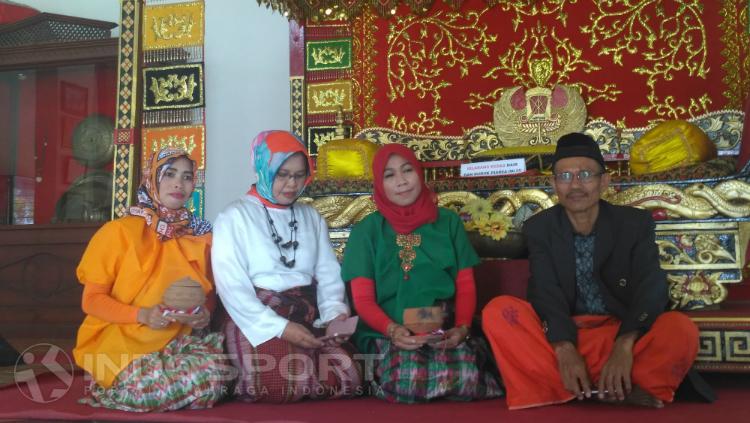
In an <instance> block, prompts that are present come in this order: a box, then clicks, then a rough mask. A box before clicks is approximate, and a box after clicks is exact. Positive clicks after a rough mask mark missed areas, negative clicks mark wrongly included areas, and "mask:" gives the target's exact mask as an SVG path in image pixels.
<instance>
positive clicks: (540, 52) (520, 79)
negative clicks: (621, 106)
mask: <svg viewBox="0 0 750 423" xmlns="http://www.w3.org/2000/svg"><path fill="white" fill-rule="evenodd" d="M553 52H554V54H553ZM582 56H583V49H582V48H579V47H576V46H575V45H573V42H572V41H571V40H569V39H567V38H560V37H558V36H557V33H556V31H555V29H554V28H552V29H551V30H550V28H547V27H543V26H542V25H541V23H538V24H537V25H536V26H534V27H531V28H525V29H524V30H523V37H522V38H521V40H520V41H518V42H514V43H511V44H510V46H509V47H508V49H507V50H506V52H505V53H504V54H502V55H500V56H499V57H498V62H499V65H498V66H495V67H493V68H491V69H490V70H489V71H487V73H485V75H484V77H485V78H491V79H495V80H496V79H498V78H499V77H501V76H503V77H505V78H510V79H511V80H513V81H514V82H516V83H517V84H518V85H519V86H524V87H532V86H534V85H540V84H538V83H535V81H534V80H535V79H539V80H540V81H542V80H544V79H543V78H540V76H541V75H544V76H546V78H547V79H548V83H547V82H545V84H546V85H548V86H554V85H559V84H562V83H565V84H568V85H569V86H571V87H573V86H574V87H578V89H579V90H580V92H581V93H582V94H585V95H584V97H585V98H586V101H587V104H591V103H593V102H594V101H596V100H607V101H615V100H617V97H618V95H620V94H622V91H620V90H618V89H617V88H616V86H615V85H614V84H604V86H594V85H591V84H588V83H585V82H581V81H573V80H571V78H570V75H571V74H572V73H573V72H581V71H583V72H586V73H592V72H595V71H599V70H601V68H600V67H599V66H596V65H595V64H594V63H592V62H591V61H588V60H585V59H583V58H582ZM546 67H549V68H554V69H556V70H557V72H556V73H555V74H554V79H552V80H549V78H550V77H551V75H546V73H547V69H546ZM527 68H529V69H530V71H529V72H528V73H526V72H524V69H527ZM545 84H541V85H545ZM499 91H500V89H496V90H495V91H493V92H491V93H489V94H482V93H469V99H468V100H467V101H466V102H467V103H468V104H469V105H470V107H471V108H472V109H481V108H483V107H492V101H491V99H496V98H497V94H498V92H499ZM503 94H505V93H503Z"/></svg>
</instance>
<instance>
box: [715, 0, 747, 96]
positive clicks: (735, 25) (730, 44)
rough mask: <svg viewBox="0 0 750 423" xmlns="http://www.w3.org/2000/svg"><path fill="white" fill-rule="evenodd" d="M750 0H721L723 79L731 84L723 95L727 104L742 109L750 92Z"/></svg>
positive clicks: (728, 84) (726, 83)
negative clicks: (746, 95) (749, 12)
mask: <svg viewBox="0 0 750 423" xmlns="http://www.w3.org/2000/svg"><path fill="white" fill-rule="evenodd" d="M749 8H750V5H749V4H748V2H747V0H724V1H722V2H721V9H720V10H719V14H720V15H721V17H722V21H721V23H720V24H719V29H721V31H722V34H721V37H720V39H721V45H723V46H724V48H723V49H722V51H721V55H722V56H723V57H724V59H725V60H724V63H722V65H721V67H722V69H724V77H723V78H722V82H723V83H724V86H726V87H727V89H726V90H724V92H723V93H722V94H724V97H725V98H726V99H727V100H728V102H727V107H731V108H737V109H741V108H742V106H743V105H744V104H743V102H744V101H745V98H744V96H743V94H744V93H747V92H748V91H750V78H748V76H750V34H749V33H748V31H747V30H743V29H744V28H748V24H749V23H748V9H749Z"/></svg>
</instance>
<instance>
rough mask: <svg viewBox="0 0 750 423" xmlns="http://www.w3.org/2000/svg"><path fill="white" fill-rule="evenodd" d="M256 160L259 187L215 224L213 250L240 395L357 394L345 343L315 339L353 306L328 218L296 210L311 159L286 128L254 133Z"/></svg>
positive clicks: (268, 398)
mask: <svg viewBox="0 0 750 423" xmlns="http://www.w3.org/2000/svg"><path fill="white" fill-rule="evenodd" d="M252 154H253V157H252V161H253V164H254V165H255V170H256V172H257V174H258V180H257V182H256V183H255V184H254V185H253V187H252V188H251V189H250V191H249V192H248V193H247V195H245V196H244V197H242V198H240V199H239V200H236V201H235V202H233V203H231V204H230V205H229V206H227V208H226V209H225V210H224V211H223V212H222V213H221V214H220V215H219V217H218V218H217V219H216V228H215V232H214V236H215V238H214V239H215V242H214V248H213V251H212V253H211V259H212V265H213V269H214V276H215V277H216V289H217V292H218V293H219V297H220V298H221V301H222V304H223V305H224V308H225V309H226V311H227V313H228V319H227V321H226V323H225V327H224V333H225V335H226V338H227V341H226V342H227V351H228V352H229V354H230V358H231V360H232V363H233V364H234V365H235V367H236V368H237V370H238V371H239V378H238V381H237V386H236V387H235V389H234V394H235V395H236V396H238V397H239V398H241V399H242V400H244V401H248V402H256V401H262V402H277V403H278V402H292V401H299V400H301V399H303V398H306V397H307V398H315V399H323V398H340V397H346V396H352V395H354V394H356V393H357V391H358V390H359V387H360V380H361V377H360V372H359V370H358V368H357V367H356V366H355V365H354V363H353V361H352V359H351V354H350V353H349V352H348V351H347V350H346V349H345V348H342V347H347V344H343V345H342V343H343V342H344V341H345V339H334V340H330V341H325V342H324V341H322V340H320V339H318V337H319V336H320V335H322V333H321V332H322V330H321V329H319V328H321V327H322V326H324V325H326V324H327V323H329V322H331V321H332V320H334V319H339V320H343V319H346V318H347V317H348V316H349V307H348V306H347V305H346V304H345V303H344V283H343V281H342V280H341V275H340V267H339V264H338V262H337V261H336V255H335V254H334V252H333V249H332V248H331V244H330V241H329V238H328V225H327V224H326V221H325V220H323V218H322V217H321V216H320V214H318V212H317V211H316V210H315V209H314V208H312V207H311V206H309V205H306V204H300V203H296V200H297V198H298V197H299V196H300V194H302V191H303V190H304V189H305V187H306V186H307V185H308V184H309V183H310V182H311V181H312V178H313V166H312V161H311V160H310V157H309V156H308V155H307V152H306V150H305V147H304V145H303V144H302V142H301V141H299V140H298V139H297V138H296V137H295V136H294V135H292V134H290V133H289V132H286V131H265V132H261V133H260V134H258V136H257V137H255V139H254V140H253V143H252Z"/></svg>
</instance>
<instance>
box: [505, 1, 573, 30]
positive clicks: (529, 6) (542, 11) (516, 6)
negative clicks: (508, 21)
mask: <svg viewBox="0 0 750 423" xmlns="http://www.w3.org/2000/svg"><path fill="white" fill-rule="evenodd" d="M577 1H578V0H537V1H529V0H497V1H496V3H497V5H498V7H499V8H500V9H502V10H504V11H509V10H512V11H514V12H515V13H516V17H515V18H514V19H513V29H514V30H517V29H518V26H519V25H520V24H521V23H522V22H523V17H524V16H528V17H533V16H539V15H553V14H557V17H556V18H557V20H559V21H560V22H562V24H563V25H566V24H567V19H568V14H567V13H565V11H564V10H563V9H564V8H565V4H575V3H576V2H577Z"/></svg>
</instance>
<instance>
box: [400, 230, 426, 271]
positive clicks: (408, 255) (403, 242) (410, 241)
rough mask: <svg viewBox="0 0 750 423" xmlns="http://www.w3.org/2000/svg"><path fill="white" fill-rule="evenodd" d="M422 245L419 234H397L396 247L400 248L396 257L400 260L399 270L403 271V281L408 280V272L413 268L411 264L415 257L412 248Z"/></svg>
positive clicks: (415, 253) (415, 254)
mask: <svg viewBox="0 0 750 423" xmlns="http://www.w3.org/2000/svg"><path fill="white" fill-rule="evenodd" d="M420 244H422V235H419V234H397V235H396V245H398V246H399V247H401V251H399V252H398V257H399V258H400V259H401V270H403V271H404V280H409V271H410V270H411V269H412V268H413V267H414V264H413V263H412V262H413V261H414V259H415V258H416V257H417V252H416V251H414V247H419V245H420Z"/></svg>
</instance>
